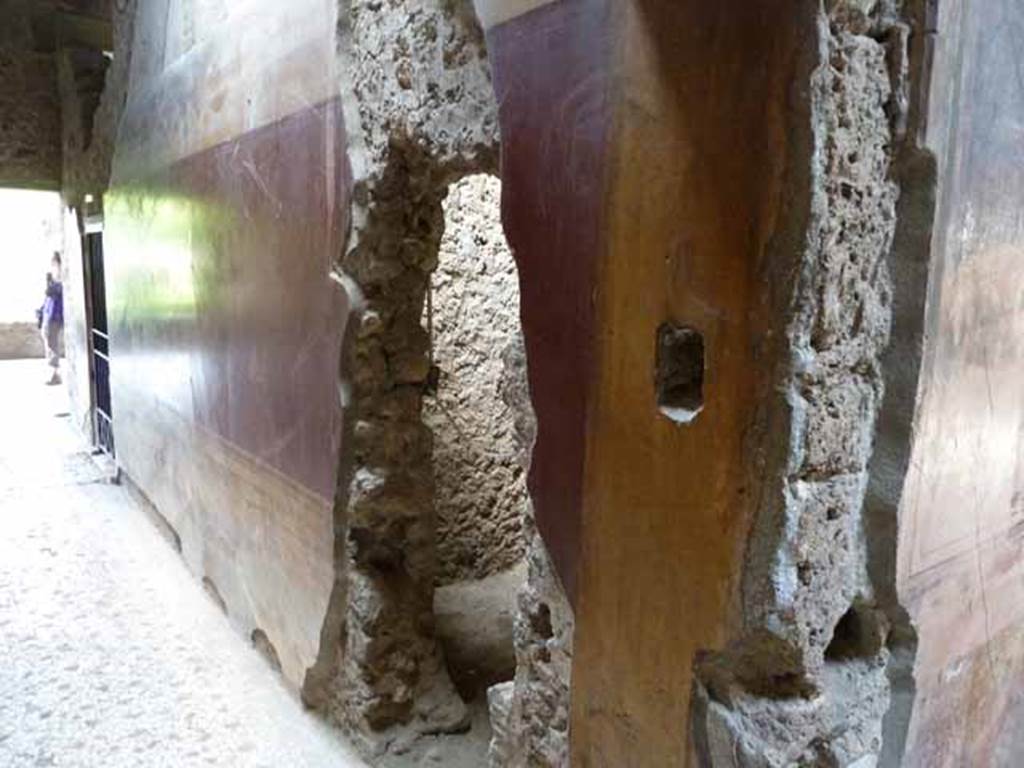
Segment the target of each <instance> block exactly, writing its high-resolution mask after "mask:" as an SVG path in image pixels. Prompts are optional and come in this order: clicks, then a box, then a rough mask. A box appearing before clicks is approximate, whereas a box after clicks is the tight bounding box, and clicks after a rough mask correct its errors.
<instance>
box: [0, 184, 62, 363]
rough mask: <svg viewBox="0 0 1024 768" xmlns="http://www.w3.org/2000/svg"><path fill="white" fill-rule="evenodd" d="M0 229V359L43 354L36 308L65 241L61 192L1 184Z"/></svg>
mask: <svg viewBox="0 0 1024 768" xmlns="http://www.w3.org/2000/svg"><path fill="white" fill-rule="evenodd" d="M0 231H2V232H3V237H4V246H3V248H2V249H0V270H2V274H3V277H2V279H0V360H19V359H36V358H38V359H42V358H43V354H44V349H43V346H44V345H43V339H42V335H41V333H40V328H39V322H38V318H37V317H36V311H37V310H38V309H39V308H40V307H41V306H42V304H43V299H44V297H45V289H46V274H47V270H48V269H50V266H51V259H52V258H53V254H54V253H59V252H61V251H62V250H63V246H64V242H63V241H64V236H63V221H62V219H61V204H60V195H59V194H58V193H57V192H46V191H39V190H23V189H0ZM40 371H41V373H40V375H42V367H41V368H40Z"/></svg>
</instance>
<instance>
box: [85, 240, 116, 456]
mask: <svg viewBox="0 0 1024 768" xmlns="http://www.w3.org/2000/svg"><path fill="white" fill-rule="evenodd" d="M84 256H85V275H86V283H87V286H88V293H89V352H90V355H91V358H92V359H91V361H90V362H91V369H92V402H93V427H94V435H95V440H96V445H97V447H99V448H100V449H101V450H103V451H104V452H106V453H107V454H108V455H110V456H111V457H113V456H114V424H113V411H112V409H111V403H110V336H109V334H108V331H107V286H106V280H105V279H104V271H103V232H102V231H98V232H88V233H87V234H86V235H85V249H84Z"/></svg>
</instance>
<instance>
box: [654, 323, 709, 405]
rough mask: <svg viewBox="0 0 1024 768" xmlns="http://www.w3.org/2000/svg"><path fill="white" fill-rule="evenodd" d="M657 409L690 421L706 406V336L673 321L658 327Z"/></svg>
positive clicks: (656, 359)
mask: <svg viewBox="0 0 1024 768" xmlns="http://www.w3.org/2000/svg"><path fill="white" fill-rule="evenodd" d="M655 391H656V392H657V397H658V410H660V411H661V412H662V413H663V414H664V415H665V416H667V417H668V418H670V419H672V421H674V422H676V423H677V424H688V423H689V422H691V421H693V420H694V418H696V416H697V414H698V413H700V411H701V409H702V408H703V407H704V337H703V336H702V335H701V333H700V331H696V330H694V329H693V328H683V327H680V326H676V325H673V324H671V323H662V324H661V326H659V327H658V337H657V348H656V354H655Z"/></svg>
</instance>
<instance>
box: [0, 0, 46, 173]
mask: <svg viewBox="0 0 1024 768" xmlns="http://www.w3.org/2000/svg"><path fill="white" fill-rule="evenodd" d="M33 7H34V3H31V2H25V1H24V0H2V2H0V19H3V23H2V24H0V186H22V187H33V188H45V189H58V188H59V187H60V183H61V141H60V131H61V128H60V126H61V122H60V102H59V99H58V96H57V68H56V62H55V61H54V56H53V54H52V53H51V52H46V51H45V50H41V46H40V45H39V41H37V40H35V39H34V37H33V30H32V14H31V11H32V9H33Z"/></svg>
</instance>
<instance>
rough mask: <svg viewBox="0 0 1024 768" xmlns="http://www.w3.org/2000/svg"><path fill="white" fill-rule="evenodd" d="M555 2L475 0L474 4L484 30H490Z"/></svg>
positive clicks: (553, 0) (547, 0) (544, 0)
mask: <svg viewBox="0 0 1024 768" xmlns="http://www.w3.org/2000/svg"><path fill="white" fill-rule="evenodd" d="M555 2H558V0H473V4H474V5H475V6H476V15H477V17H478V18H479V19H480V23H481V24H482V25H483V28H484V29H490V28H491V27H495V26H497V25H498V24H502V23H504V22H506V21H509V20H511V19H514V18H516V17H517V16H522V15H523V14H524V13H529V12H530V11H532V10H534V9H536V8H540V7H541V6H544V5H550V4H551V3H555Z"/></svg>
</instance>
